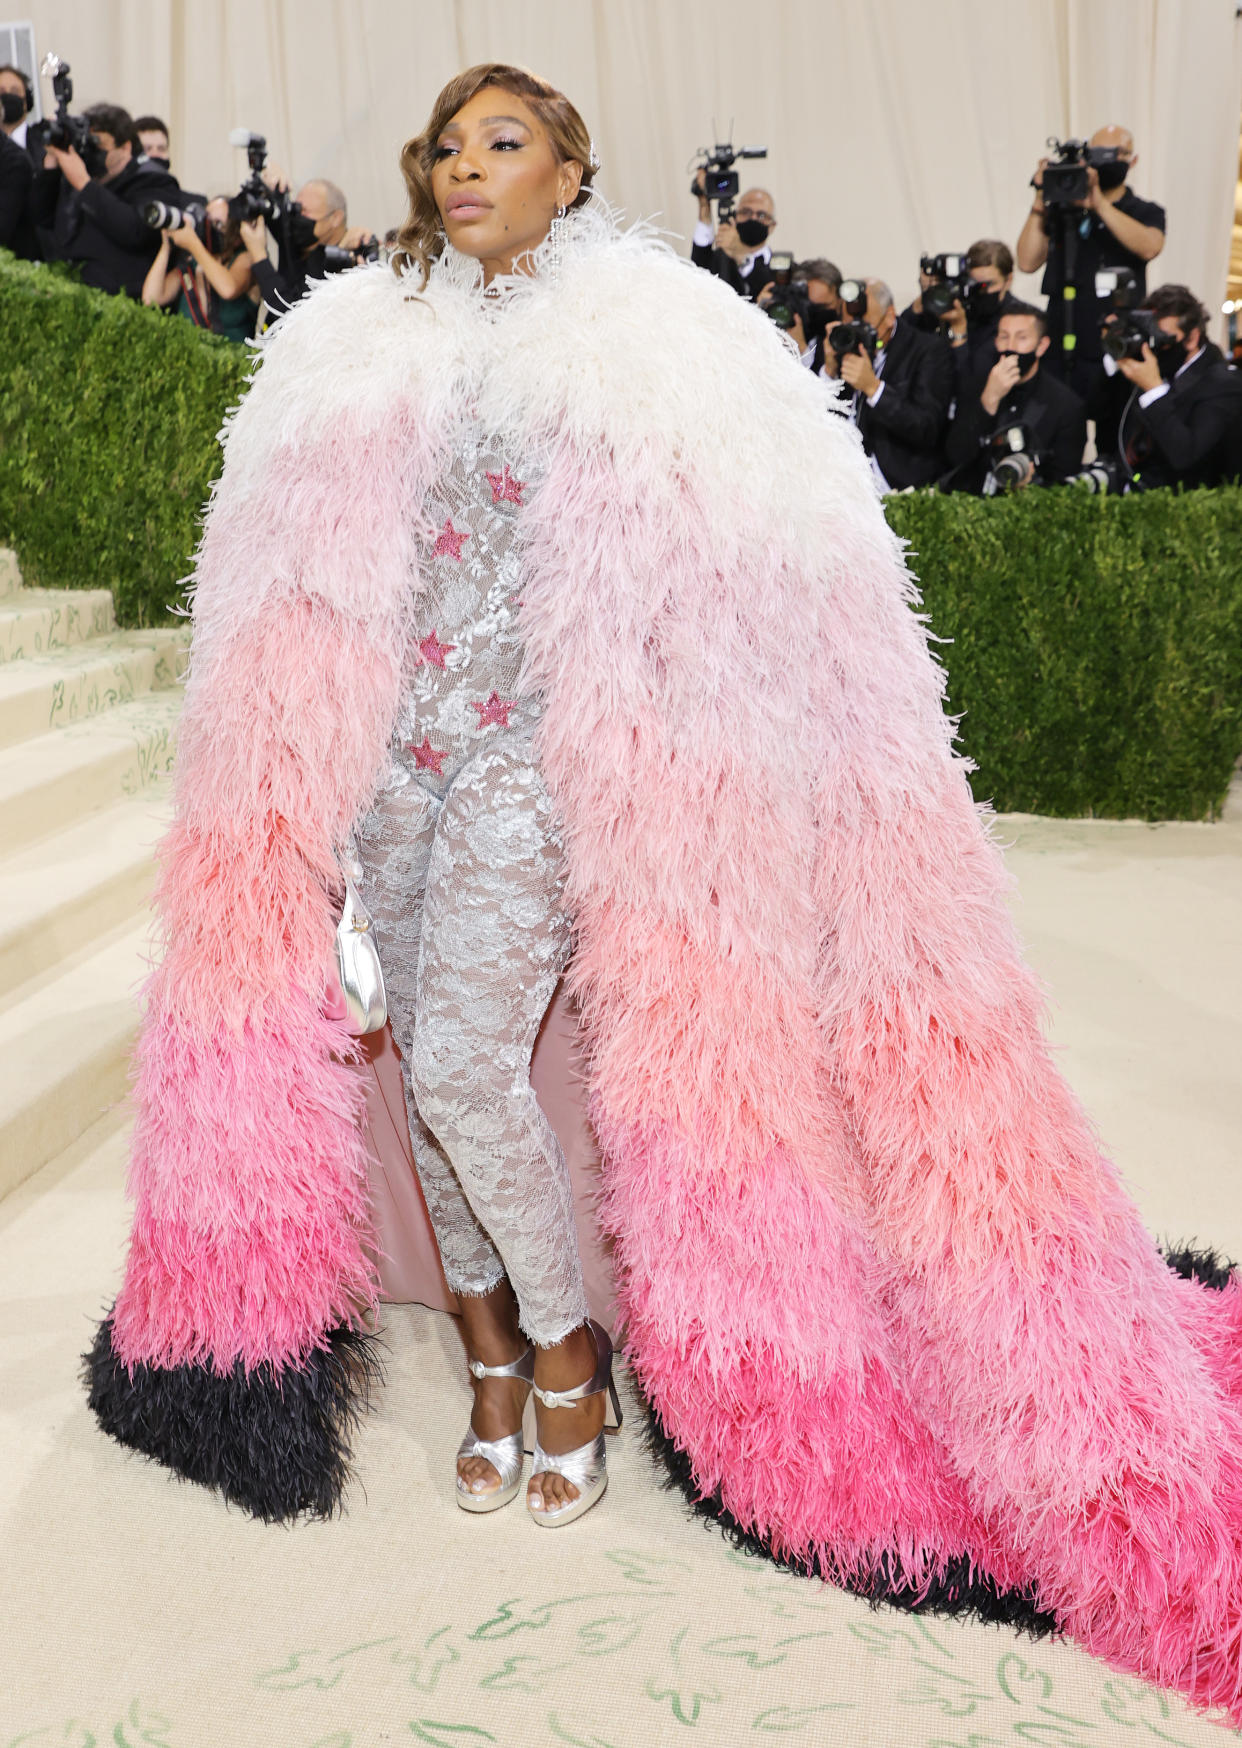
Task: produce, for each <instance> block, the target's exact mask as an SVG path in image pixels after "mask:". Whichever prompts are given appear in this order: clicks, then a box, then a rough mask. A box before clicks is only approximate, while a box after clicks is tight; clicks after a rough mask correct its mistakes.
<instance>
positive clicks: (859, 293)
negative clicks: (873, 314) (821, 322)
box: [828, 279, 880, 358]
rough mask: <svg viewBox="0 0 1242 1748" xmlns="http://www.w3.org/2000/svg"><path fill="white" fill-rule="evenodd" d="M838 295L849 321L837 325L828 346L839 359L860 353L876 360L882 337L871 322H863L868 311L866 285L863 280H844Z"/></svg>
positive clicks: (830, 335)
mask: <svg viewBox="0 0 1242 1748" xmlns="http://www.w3.org/2000/svg"><path fill="white" fill-rule="evenodd" d="M837 295H838V297H839V298H840V299H841V308H842V309H843V310H844V311H845V313H846V315H847V316H848V317H849V320H848V321H845V322H838V323H837V325H836V327H835V328H834V329H833V330H832V332H831V333H830V334H829V336H828V344H829V345H830V346H831V347H832V350H833V351H834V352H835V353H836V355H837V357H838V358H845V357H847V356H848V355H849V354H850V353H851V352H859V351H861V352H865V353H866V354H867V356H868V357H869V358H874V357H875V354H876V348H877V347H878V345H879V343H880V336H879V335H878V334H877V333H876V331H875V329H874V328H873V327H872V326H871V323H870V322H867V321H864V320H863V317H864V315H865V314H866V310H867V287H866V285H865V284H864V283H863V281H862V280H861V279H843V280H842V281H841V289H840V291H839V292H838V293H837Z"/></svg>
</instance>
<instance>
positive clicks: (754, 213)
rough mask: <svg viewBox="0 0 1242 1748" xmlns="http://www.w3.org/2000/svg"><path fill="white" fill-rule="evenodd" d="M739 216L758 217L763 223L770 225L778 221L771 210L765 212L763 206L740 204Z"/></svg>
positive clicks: (741, 217)
mask: <svg viewBox="0 0 1242 1748" xmlns="http://www.w3.org/2000/svg"><path fill="white" fill-rule="evenodd" d="M737 216H738V217H739V218H740V219H758V220H759V221H760V222H761V223H762V224H765V225H770V224H774V223H775V222H776V221H775V220H774V219H773V217H772V214H771V213H770V212H764V210H763V208H762V207H761V206H739V207H738V209H737Z"/></svg>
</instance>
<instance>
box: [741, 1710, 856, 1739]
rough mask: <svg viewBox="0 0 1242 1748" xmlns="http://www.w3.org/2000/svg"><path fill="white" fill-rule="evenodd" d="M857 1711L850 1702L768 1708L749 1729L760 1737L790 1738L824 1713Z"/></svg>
mask: <svg viewBox="0 0 1242 1748" xmlns="http://www.w3.org/2000/svg"><path fill="white" fill-rule="evenodd" d="M857 1709H858V1708H857V1706H855V1705H854V1704H853V1702H852V1701H850V1700H841V1701H840V1702H839V1703H837V1704H835V1705H822V1706H769V1707H768V1708H767V1710H766V1711H762V1712H759V1713H758V1715H757V1716H756V1718H755V1721H754V1723H752V1725H751V1726H750V1727H751V1729H752V1730H755V1731H757V1732H758V1733H759V1734H760V1735H767V1736H792V1735H794V1734H795V1733H796V1732H797V1731H799V1730H805V1729H806V1727H807V1725H808V1724H809V1723H810V1722H811V1719H812V1718H818V1717H821V1716H822V1715H823V1713H824V1712H853V1711H857ZM820 1740H821V1741H822V1740H823V1738H822V1737H821V1738H820Z"/></svg>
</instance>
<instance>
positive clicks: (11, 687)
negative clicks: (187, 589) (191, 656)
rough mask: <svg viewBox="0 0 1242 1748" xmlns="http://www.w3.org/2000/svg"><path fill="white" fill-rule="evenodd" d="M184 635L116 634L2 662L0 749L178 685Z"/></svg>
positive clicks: (170, 631)
mask: <svg viewBox="0 0 1242 1748" xmlns="http://www.w3.org/2000/svg"><path fill="white" fill-rule="evenodd" d="M185 649H186V634H185V633H184V632H182V631H180V630H179V629H177V628H175V627H170V628H168V629H165V628H163V627H160V628H159V629H156V630H151V631H118V632H114V633H113V634H112V635H111V636H109V637H95V638H91V639H89V640H88V641H87V642H85V643H79V644H72V645H70V646H69V647H68V648H67V649H58V650H52V651H49V652H47V653H45V654H43V655H36V656H30V657H26V658H24V659H23V660H21V661H11V662H5V663H3V664H0V747H8V746H15V745H16V744H17V742H18V741H21V740H28V739H30V738H32V737H33V736H35V735H40V734H46V733H47V731H48V730H49V729H52V728H64V727H66V726H67V725H68V724H69V723H71V722H78V721H80V720H83V719H84V718H86V717H89V716H97V715H99V714H100V713H101V712H102V711H105V710H111V709H112V708H113V707H114V706H115V705H117V704H128V703H129V702H130V701H131V700H132V699H134V698H137V697H140V696H141V695H142V694H143V693H146V692H156V691H165V690H167V689H168V688H169V687H171V686H174V685H176V684H177V680H178V675H179V672H180V671H181V667H182V664H183V661H184V654H185Z"/></svg>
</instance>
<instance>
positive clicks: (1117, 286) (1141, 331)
mask: <svg viewBox="0 0 1242 1748" xmlns="http://www.w3.org/2000/svg"><path fill="white" fill-rule="evenodd" d="M1095 295H1096V299H1097V301H1098V302H1100V303H1106V304H1107V314H1106V315H1105V316H1104V319H1103V321H1102V322H1101V323H1100V343H1101V345H1102V346H1103V348H1104V350H1105V352H1107V354H1108V356H1109V357H1110V358H1115V359H1122V358H1141V357H1142V356H1143V347H1144V346H1150V347H1151V349H1152V351H1153V352H1158V351H1159V350H1160V348H1161V347H1162V346H1176V345H1178V344H1179V342H1178V339H1177V336H1176V335H1175V334H1166V333H1165V331H1164V329H1163V328H1162V327H1160V325H1159V323H1158V322H1157V320H1156V317H1155V316H1154V315H1153V314H1152V312H1151V311H1150V310H1139V309H1135V307H1134V305H1135V304H1136V302H1137V301H1138V281H1137V280H1136V279H1135V277H1134V274H1133V272H1132V271H1131V270H1130V268H1128V267H1106V268H1102V269H1101V270H1100V272H1099V273H1097V274H1096V276H1095Z"/></svg>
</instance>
